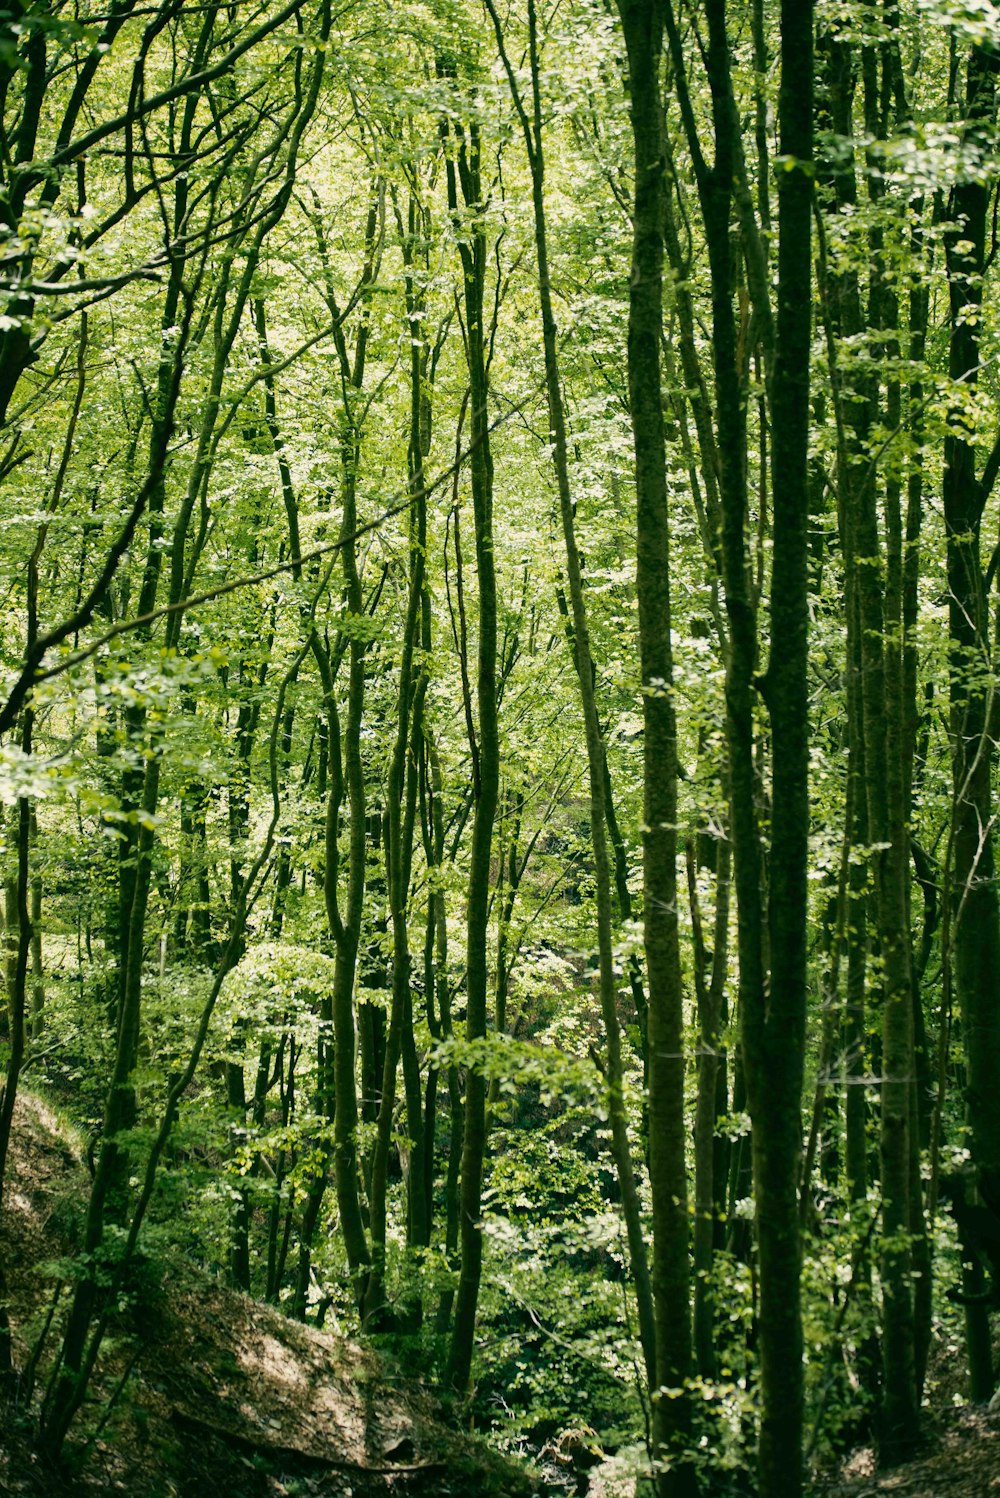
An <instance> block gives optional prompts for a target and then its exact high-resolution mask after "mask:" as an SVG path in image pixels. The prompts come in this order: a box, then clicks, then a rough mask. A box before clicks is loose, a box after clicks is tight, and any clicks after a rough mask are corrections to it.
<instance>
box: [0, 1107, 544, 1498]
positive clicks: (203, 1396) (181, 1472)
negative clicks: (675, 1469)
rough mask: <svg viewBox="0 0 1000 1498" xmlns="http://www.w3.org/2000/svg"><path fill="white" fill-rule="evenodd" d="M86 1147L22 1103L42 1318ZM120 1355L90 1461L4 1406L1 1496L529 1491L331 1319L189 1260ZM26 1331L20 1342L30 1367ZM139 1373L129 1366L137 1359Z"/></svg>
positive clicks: (89, 1415)
mask: <svg viewBox="0 0 1000 1498" xmlns="http://www.w3.org/2000/svg"><path fill="white" fill-rule="evenodd" d="M86 1184H87V1172H86V1167H85V1164H84V1163H83V1160H82V1158H81V1154H80V1149H79V1144H78V1142H77V1143H74V1141H73V1140H72V1138H71V1137H70V1136H69V1134H68V1133H67V1131H66V1130H65V1128H63V1127H62V1126H61V1125H60V1123H59V1121H58V1119H57V1118H56V1117H55V1115H54V1114H53V1113H52V1112H51V1111H50V1110H49V1109H48V1108H46V1106H45V1105H44V1104H43V1103H41V1102H40V1101H39V1100H38V1099H35V1098H27V1099H22V1100H19V1102H18V1114H17V1122H16V1142H15V1145H14V1149H13V1158H12V1161H11V1177H10V1188H9V1192H8V1210H7V1212H6V1214H5V1217H4V1219H3V1221H2V1222H0V1252H3V1253H4V1256H5V1262H6V1265H7V1273H8V1280H9V1284H10V1291H11V1320H12V1323H13V1325H14V1328H15V1334H16V1333H17V1332H18V1331H21V1332H24V1331H25V1330H28V1331H29V1332H32V1333H36V1332H37V1329H38V1327H39V1326H40V1324H41V1319H42V1316H43V1314H44V1309H45V1304H46V1299H47V1298H48V1297H50V1296H51V1291H52V1282H51V1281H49V1280H43V1279H42V1278H41V1277H40V1276H39V1274H38V1265H39V1264H41V1263H43V1262H45V1261H46V1260H50V1259H52V1258H54V1257H56V1256H57V1255H58V1254H59V1253H60V1252H62V1251H64V1249H65V1247H66V1236H65V1235H66V1232H67V1231H71V1227H70V1224H71V1221H72V1216H73V1214H72V1212H71V1211H70V1204H71V1203H72V1202H73V1201H74V1200H75V1201H79V1200H80V1199H81V1196H82V1193H83V1192H84V1191H85V1190H86ZM113 1344H114V1345H113V1346H112V1350H111V1355H110V1359H109V1360H108V1361H109V1363H110V1367H109V1368H108V1370H107V1372H106V1374H105V1381H104V1383H103V1384H102V1385H101V1386H99V1387H98V1389H97V1390H96V1391H95V1392H96V1394H97V1395H98V1396H100V1397H99V1398H98V1399H95V1400H94V1401H93V1403H92V1404H91V1405H89V1406H87V1407H85V1409H84V1411H83V1412H82V1416H81V1420H80V1428H81V1430H82V1431H88V1430H89V1431H90V1432H91V1433H92V1434H93V1433H94V1431H95V1427H96V1426H97V1425H98V1422H99V1420H100V1418H101V1412H102V1407H103V1404H104V1401H105V1400H106V1398H107V1395H108V1394H109V1392H111V1391H112V1390H113V1389H114V1387H115V1384H116V1383H117V1382H118V1381H119V1380H121V1379H122V1377H123V1375H125V1374H126V1373H128V1377H127V1383H126V1386H125V1393H124V1397H123V1398H122V1399H121V1400H120V1401H119V1402H118V1403H117V1405H116V1406H115V1409H114V1411H113V1413H112V1415H111V1417H110V1419H109V1420H108V1421H107V1424H106V1425H105V1426H104V1428H103V1429H102V1430H99V1432H98V1433H97V1434H96V1437H95V1438H94V1439H93V1441H92V1445H91V1449H90V1451H89V1453H88V1454H87V1458H86V1461H85V1462H84V1463H83V1465H82V1466H81V1467H80V1468H79V1470H78V1472H76V1473H71V1472H67V1471H66V1470H56V1468H55V1467H54V1466H53V1465H52V1464H51V1463H49V1462H47V1461H46V1458H45V1454H44V1453H37V1452H33V1451H32V1450H31V1448H30V1444H29V1442H28V1440H27V1432H26V1431H25V1430H22V1429H21V1428H20V1427H19V1419H20V1417H21V1415H22V1414H23V1412H20V1411H18V1410H17V1409H14V1410H7V1411H5V1412H3V1418H2V1424H0V1433H2V1434H0V1494H5V1495H6V1494H11V1495H14V1494H18V1495H25V1498H27V1495H31V1498H42V1495H44V1498H61V1495H64V1494H65V1495H67V1498H68V1495H71V1494H72V1495H79V1498H85V1495H97V1494H110V1493H122V1492H124V1493H128V1494H129V1495H130V1498H216V1495H217V1498H285V1495H287V1498H376V1495H378V1498H381V1495H399V1498H424V1495H426V1498H431V1495H433V1498H438V1495H440V1498H529V1495H530V1494H532V1493H534V1492H536V1491H541V1489H540V1488H539V1486H538V1485H537V1484H536V1483H535V1482H534V1481H533V1480H532V1479H531V1478H530V1477H529V1476H528V1475H527V1474H526V1473H525V1472H524V1471H523V1470H522V1469H521V1468H518V1467H515V1466H513V1465H511V1464H510V1463H506V1462H503V1461H502V1460H500V1459H499V1458H498V1457H497V1456H496V1455H495V1454H494V1453H493V1452H491V1451H490V1450H489V1449H488V1448H487V1447H485V1446H483V1445H482V1444H481V1443H479V1442H476V1441H473V1440H471V1439H468V1438H464V1437H462V1436H461V1435H459V1434H457V1433H456V1432H454V1431H453V1430H450V1429H449V1428H448V1427H447V1426H446V1425H445V1424H444V1423H443V1422H442V1421H441V1419H440V1418H439V1416H438V1414H437V1413H436V1410H435V1407H434V1404H433V1402H432V1400H431V1398H430V1397H429V1395H427V1394H426V1393H424V1392H423V1391H422V1390H421V1388H420V1385H419V1382H418V1381H417V1380H416V1379H413V1378H407V1379H404V1378H403V1377H402V1376H401V1374H400V1373H399V1372H398V1371H397V1370H394V1369H393V1368H392V1367H391V1365H389V1364H388V1363H386V1362H385V1361H384V1360H382V1359H379V1358H377V1357H376V1356H375V1355H374V1354H372V1353H371V1352H369V1351H367V1350H365V1349H363V1348H361V1347H358V1346H357V1345H355V1344H353V1343H351V1342H349V1341H347V1340H345V1339H344V1338H341V1337H337V1336H335V1335H332V1334H330V1333H325V1332H319V1331H316V1330H314V1329H313V1328H311V1327H304V1326H301V1325H299V1324H297V1323H294V1322H290V1321H288V1320H287V1319H286V1318H285V1317H283V1316H281V1315H280V1314H279V1313H278V1312H277V1311H275V1310H273V1309H272V1308H270V1307H267V1306H263V1305H260V1304H258V1303H257V1302H254V1301H252V1300H250V1299H249V1298H247V1297H245V1296H241V1295H237V1294H234V1293H232V1292H231V1291H229V1290H227V1289H225V1288H224V1287H222V1286H220V1285H219V1284H217V1283H216V1282H214V1281H212V1280H210V1279H208V1278H206V1277H204V1276H201V1275H199V1274H197V1272H196V1271H193V1270H192V1271H185V1273H184V1274H183V1283H179V1282H177V1281H175V1282H174V1283H172V1284H160V1285H159V1286H158V1287H156V1288H155V1289H154V1290H153V1292H152V1294H150V1295H149V1296H147V1297H145V1298H144V1301H143V1307H142V1310H141V1311H140V1312H138V1313H135V1312H133V1313H130V1316H129V1318H128V1319H127V1320H126V1321H124V1322H123V1323H122V1324H121V1325H120V1326H118V1327H116V1328H114V1333H113ZM27 1350H28V1349H27V1344H26V1343H25V1342H23V1341H22V1342H21V1344H20V1345H19V1346H18V1348H17V1351H18V1355H19V1361H20V1362H21V1364H22V1365H23V1362H24V1359H25V1357H26V1354H27ZM129 1369H130V1370H131V1371H128V1370H129Z"/></svg>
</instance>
